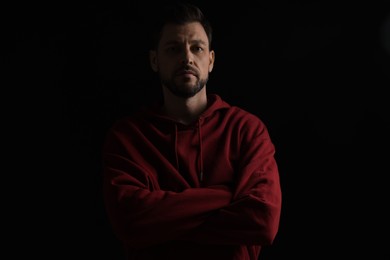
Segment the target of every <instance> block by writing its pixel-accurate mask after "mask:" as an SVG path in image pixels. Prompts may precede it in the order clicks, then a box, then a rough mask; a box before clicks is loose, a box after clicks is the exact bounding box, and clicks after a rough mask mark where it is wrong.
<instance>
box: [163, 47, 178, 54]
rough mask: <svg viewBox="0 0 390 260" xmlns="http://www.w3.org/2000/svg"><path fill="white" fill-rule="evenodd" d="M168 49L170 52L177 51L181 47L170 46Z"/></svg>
mask: <svg viewBox="0 0 390 260" xmlns="http://www.w3.org/2000/svg"><path fill="white" fill-rule="evenodd" d="M166 51H167V52H168V53H177V52H178V51H179V47H177V46H169V47H168V48H167V49H166Z"/></svg>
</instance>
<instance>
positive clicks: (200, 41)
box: [150, 22, 214, 98]
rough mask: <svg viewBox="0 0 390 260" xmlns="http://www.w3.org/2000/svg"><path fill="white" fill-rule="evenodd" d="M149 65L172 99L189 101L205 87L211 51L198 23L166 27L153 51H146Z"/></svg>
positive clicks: (211, 61)
mask: <svg viewBox="0 0 390 260" xmlns="http://www.w3.org/2000/svg"><path fill="white" fill-rule="evenodd" d="M150 62H151V66H152V69H153V70H154V71H156V72H158V73H159V76H160V80H161V83H162V84H163V86H164V87H166V88H168V89H169V90H170V91H171V92H172V93H173V94H174V95H176V96H179V97H184V98H189V97H192V96H194V95H195V94H196V93H198V92H199V91H200V90H201V89H202V88H203V87H204V86H205V85H206V83H207V81H208V75H209V73H210V72H211V70H212V69H213V65H214V52H213V51H210V46H209V42H208V38H207V35H206V32H205V30H204V29H203V27H202V25H201V24H200V23H198V22H193V23H187V24H185V25H175V24H167V25H165V26H164V28H163V30H162V35H161V39H160V42H159V45H158V47H157V51H151V52H150Z"/></svg>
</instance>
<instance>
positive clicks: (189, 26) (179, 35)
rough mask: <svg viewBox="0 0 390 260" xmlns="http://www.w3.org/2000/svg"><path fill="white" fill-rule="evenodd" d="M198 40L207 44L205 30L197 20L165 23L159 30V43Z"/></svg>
mask: <svg viewBox="0 0 390 260" xmlns="http://www.w3.org/2000/svg"><path fill="white" fill-rule="evenodd" d="M187 41H189V42H190V41H200V42H204V43H205V44H208V38H207V34H206V31H205V30H204V28H203V26H202V25H201V24H200V23H199V22H192V23H186V24H182V25H178V24H172V23H169V24H166V25H165V26H164V27H163V29H162V31H161V38H160V44H161V45H165V44H168V43H171V42H178V43H180V42H187Z"/></svg>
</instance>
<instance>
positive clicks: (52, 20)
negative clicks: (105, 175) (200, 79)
mask: <svg viewBox="0 0 390 260" xmlns="http://www.w3.org/2000/svg"><path fill="white" fill-rule="evenodd" d="M193 2H194V3H196V4H198V5H199V6H200V7H201V8H203V10H204V12H205V13H206V15H207V16H208V17H209V18H210V20H211V22H212V24H213V26H214V31H215V34H214V48H215V51H216V63H215V69H214V71H213V72H212V74H211V78H210V81H209V83H208V90H209V91H210V92H216V93H218V94H220V95H221V96H222V97H223V98H224V99H226V100H227V101H228V102H230V103H231V104H233V105H239V106H241V107H243V108H244V109H247V110H249V111H251V112H253V113H254V114H256V115H258V116H259V117H260V118H262V119H263V121H264V122H265V123H266V124H267V125H268V128H269V130H270V134H271V137H272V138H273V140H274V143H275V145H276V149H277V154H276V157H277V160H278V163H279V167H280V174H281V181H282V187H283V194H284V201H283V212H282V219H281V226H280V232H279V234H278V236H277V238H276V240H275V243H274V245H273V246H272V247H270V248H265V250H264V252H263V255H262V257H261V259H263V260H270V259H296V258H297V259H319V258H321V257H323V258H324V259H331V258H332V257H342V258H344V259H353V258H355V257H358V256H361V257H362V256H365V258H366V259H389V257H390V254H389V251H388V245H389V242H390V241H389V223H388V222H389V219H390V218H389V213H388V210H389V200H388V198H389V188H388V181H387V179H388V175H389V173H390V167H389V160H390V157H389V155H390V152H389V134H390V131H389V118H390V116H389V111H390V108H389V104H390V102H389V95H388V94H387V93H388V88H389V86H390V84H389V83H390V76H389V74H390V66H389V65H390V63H389V61H390V29H389V28H390V9H389V5H388V3H387V2H386V1H380V0H378V1H364V3H361V4H360V3H347V2H346V1H344V2H343V1H315V2H313V1H286V0H283V1H266V2H259V3H256V4H255V3H252V2H249V1H240V2H239V3H238V4H237V3H236V2H234V3H228V2H224V3H222V2H221V3H220V4H216V3H212V2H211V1H193ZM160 5H161V2H156V3H153V2H151V1H147V2H143V1H117V2H112V1H105V2H97V1H84V2H82V1H79V2H65V1H63V2H58V1H53V2H50V3H36V2H33V3H31V2H30V3H15V4H8V5H6V6H5V7H4V8H3V11H4V14H5V16H4V17H5V20H4V23H3V24H2V26H3V28H4V29H3V32H2V33H3V35H5V39H6V40H7V41H6V43H9V45H8V44H7V45H6V47H5V48H4V50H5V51H4V52H3V53H4V54H5V55H4V61H5V63H6V66H5V67H6V69H5V70H4V75H5V77H4V78H5V79H7V81H6V84H5V85H4V86H5V87H4V89H3V94H4V95H3V97H4V104H7V105H6V106H5V108H4V109H3V111H4V112H5V117H4V119H3V120H4V122H5V123H6V124H5V125H6V127H3V130H6V134H4V144H9V145H6V146H5V147H6V148H4V151H5V153H6V154H9V155H11V157H10V158H11V159H12V160H8V157H5V158H7V160H6V163H9V164H10V166H11V167H10V168H8V169H11V170H7V171H6V173H7V174H5V175H6V176H7V177H10V181H9V182H6V181H4V184H5V185H7V186H6V187H8V188H11V190H12V192H11V193H8V194H11V195H10V196H7V197H6V201H7V203H6V205H9V206H10V210H9V211H7V213H9V214H8V216H9V217H10V220H12V221H15V222H16V224H14V225H12V227H13V228H12V229H11V232H10V233H9V238H10V239H9V241H11V242H16V243H15V244H16V245H17V248H19V247H20V246H22V247H24V248H25V249H24V250H19V249H18V250H14V251H13V253H15V254H19V253H20V254H25V253H26V254H28V255H31V254H33V253H36V254H37V255H38V256H41V257H45V256H48V257H50V258H51V259H59V258H62V257H64V258H66V257H68V258H67V259H69V257H70V258H73V257H74V258H76V257H77V258H79V257H80V258H84V259H85V258H86V259H94V258H98V257H99V258H102V259H121V256H122V255H121V249H120V245H119V244H118V242H117V240H116V239H115V237H114V235H113V234H112V232H111V229H110V227H109V224H108V222H107V219H106V215H105V212H104V208H103V204H102V194H101V175H100V174H101V172H100V170H101V168H100V148H101V144H102V140H103V137H104V134H105V133H106V131H107V129H108V127H109V126H110V125H111V124H112V123H113V122H114V121H115V120H116V119H117V118H119V117H121V116H123V115H125V114H127V113H130V112H131V111H133V110H134V109H135V108H137V107H138V106H139V105H141V104H144V103H145V102H149V101H150V98H151V97H152V98H155V97H156V94H153V93H156V90H157V88H155V86H153V84H155V83H156V82H155V79H154V78H153V73H152V72H151V69H150V68H149V65H148V60H147V59H148V58H147V36H148V34H147V28H148V27H149V26H150V24H151V20H152V18H153V14H155V13H156V12H158V11H159V6H160ZM10 101H11V102H10ZM9 134H12V135H9ZM7 180H8V178H7ZM9 184H12V185H9ZM8 185H9V186H8ZM12 223H13V222H12ZM151 235H152V234H151ZM42 238H43V239H42ZM321 259H322V258H321Z"/></svg>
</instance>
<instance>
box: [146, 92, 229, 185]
mask: <svg viewBox="0 0 390 260" xmlns="http://www.w3.org/2000/svg"><path fill="white" fill-rule="evenodd" d="M161 106H162V103H156V104H154V105H152V106H150V107H148V108H144V109H142V110H141V111H140V113H141V114H143V116H146V117H148V118H149V119H150V120H151V121H152V122H154V123H155V124H156V126H157V127H163V128H165V127H168V128H169V129H171V131H172V137H173V138H172V147H173V149H174V155H175V160H176V168H177V170H178V171H179V172H180V160H179V147H180V146H181V147H182V146H183V145H180V144H179V142H180V140H179V136H178V135H179V132H180V131H188V130H190V129H193V130H194V131H196V132H197V133H196V139H197V148H198V149H197V150H198V155H197V156H196V158H197V159H196V164H197V176H198V179H199V182H200V183H201V182H202V181H203V175H204V171H203V170H204V168H203V160H204V158H203V131H202V126H203V124H205V123H206V122H207V121H208V119H209V118H212V117H213V116H214V115H215V114H216V113H219V112H222V111H224V110H228V109H229V108H230V107H231V106H230V105H229V104H228V103H226V102H225V101H223V100H222V99H221V97H220V96H219V95H217V94H208V95H207V107H206V109H205V111H203V113H202V114H200V115H199V117H198V119H197V120H195V121H194V122H192V123H191V124H189V125H185V124H183V123H181V122H178V121H177V120H175V119H174V118H172V117H170V116H168V115H165V114H163V113H162V112H161ZM193 139H194V138H193ZM192 141H194V140H192Z"/></svg>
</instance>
